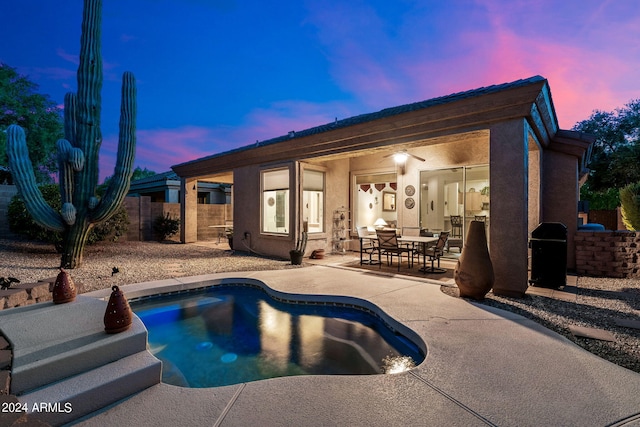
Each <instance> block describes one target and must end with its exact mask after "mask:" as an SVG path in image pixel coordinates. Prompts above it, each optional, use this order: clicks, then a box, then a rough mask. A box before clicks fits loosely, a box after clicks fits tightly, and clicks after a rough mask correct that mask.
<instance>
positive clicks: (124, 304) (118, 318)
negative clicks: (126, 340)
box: [104, 286, 133, 334]
mask: <svg viewBox="0 0 640 427" xmlns="http://www.w3.org/2000/svg"><path fill="white" fill-rule="evenodd" d="M111 290H112V291H113V292H111V296H110V297H109V302H108V303H107V310H106V311H105V313H104V330H105V331H106V332H107V333H108V334H117V333H118V332H123V331H126V330H127V329H129V327H130V326H131V323H132V321H133V312H132V311H131V307H129V301H127V298H126V297H125V296H124V293H123V292H122V291H121V290H120V288H118V287H117V286H113V287H112V288H111Z"/></svg>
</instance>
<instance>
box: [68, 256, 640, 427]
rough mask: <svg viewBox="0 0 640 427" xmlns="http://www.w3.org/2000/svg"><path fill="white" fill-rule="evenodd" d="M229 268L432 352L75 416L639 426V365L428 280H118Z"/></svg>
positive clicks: (160, 391) (260, 276)
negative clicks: (373, 312)
mask: <svg viewBox="0 0 640 427" xmlns="http://www.w3.org/2000/svg"><path fill="white" fill-rule="evenodd" d="M229 277H238V278H253V279H256V280H259V281H262V282H263V283H265V284H266V285H267V286H269V287H270V288H272V289H274V290H276V291H281V292H288V293H296V294H329V295H344V296H351V297H357V298H361V299H364V300H366V301H370V302H371V303H373V304H375V305H376V306H377V307H379V308H380V309H381V310H382V311H384V312H385V313H387V314H388V315H389V316H391V317H393V318H395V319H396V320H398V321H400V322H402V323H403V324H405V325H406V326H408V327H409V328H411V329H412V330H413V331H415V332H416V333H417V334H418V335H419V336H420V337H422V339H423V340H424V342H425V343H426V346H427V357H426V359H425V361H424V362H423V363H422V364H420V365H419V366H418V367H416V368H415V369H413V370H411V371H409V372H405V373H402V374H395V375H369V376H299V377H285V378H275V379H269V380H264V381H257V382H251V383H244V384H237V385H231V386H225V387H217V388H209V389H188V388H180V387H176V386H171V385H167V384H158V385H155V386H152V387H150V388H148V389H146V390H144V391H142V392H140V393H138V394H136V395H133V396H132V397H130V398H128V399H125V400H123V401H120V402H118V403H117V404H115V405H112V406H111V407H108V408H105V409H103V410H101V411H99V412H97V413H94V414H92V417H91V418H88V419H83V420H81V421H79V422H78V423H77V425H81V426H104V425H135V426H165V425H181V426H203V425H216V426H217V425H220V426H247V425H286V426H303V425H304V426H309V425H368V426H380V425H384V426H390V425H399V426H400V425H402V426H404V425H447V426H456V425H460V426H476V425H477V426H479V425H497V426H526V425H581V426H609V425H625V426H630V425H640V374H637V373H634V372H632V371H630V370H627V369H624V368H621V367H619V366H617V365H614V364H612V363H610V362H608V361H605V360H603V359H601V358H599V357H596V356H594V355H593V354H591V353H589V352H587V351H585V350H583V349H581V348H579V347H578V346H576V345H574V344H573V343H571V342H570V341H568V340H567V339H565V338H563V337H561V336H559V335H558V334H556V333H553V332H551V331H549V330H548V329H546V328H544V327H542V326H540V325H539V324H536V323H535V322H533V321H531V320H528V319H525V318H523V317H521V316H518V315H516V314H513V313H510V312H506V311H502V310H498V309H493V308H490V307H486V306H482V305H478V304H475V303H472V302H469V301H467V300H463V299H459V298H452V297H449V296H447V295H445V294H443V293H442V292H441V291H440V284H436V283H435V282H430V281H428V280H421V279H416V278H407V277H403V276H394V277H390V276H381V275H376V274H372V273H370V272H366V271H354V270H353V269H345V268H336V266H322V265H316V266H312V267H305V268H299V269H291V270H278V271H261V272H246V273H225V274H215V275H207V276H198V277H189V278H179V279H172V280H164V281H161V282H157V283H156V282H149V283H144V284H136V285H128V286H124V287H122V289H123V290H124V292H125V293H126V295H127V297H129V298H132V297H134V296H136V295H142V294H145V293H149V290H150V289H154V290H155V292H158V291H161V289H162V288H163V287H167V286H168V287H173V288H180V287H183V286H193V284H197V283H202V282H206V281H208V280H212V279H219V278H229ZM108 292H109V291H108V290H105V291H98V292H94V293H92V294H88V295H89V296H95V297H103V296H108Z"/></svg>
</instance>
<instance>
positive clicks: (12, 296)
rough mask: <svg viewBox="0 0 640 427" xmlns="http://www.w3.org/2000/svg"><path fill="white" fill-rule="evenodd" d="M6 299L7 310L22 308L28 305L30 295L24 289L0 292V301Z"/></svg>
mask: <svg viewBox="0 0 640 427" xmlns="http://www.w3.org/2000/svg"><path fill="white" fill-rule="evenodd" d="M2 299H4V300H5V302H4V305H3V306H4V307H5V308H13V307H20V306H22V305H25V304H26V303H27V300H28V299H29V294H28V293H27V291H25V290H24V289H5V290H2V291H0V300H2Z"/></svg>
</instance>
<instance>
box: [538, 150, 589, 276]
mask: <svg viewBox="0 0 640 427" xmlns="http://www.w3.org/2000/svg"><path fill="white" fill-rule="evenodd" d="M542 173H543V175H544V180H543V186H542V220H543V222H561V223H563V224H564V225H566V226H567V230H568V235H567V268H568V269H575V267H576V256H575V253H576V247H575V242H574V238H575V234H576V232H577V230H578V200H579V194H580V188H579V186H578V185H579V184H578V161H577V159H576V158H575V157H573V156H570V155H567V154H563V153H559V152H555V151H551V150H546V151H545V152H544V158H543V171H542Z"/></svg>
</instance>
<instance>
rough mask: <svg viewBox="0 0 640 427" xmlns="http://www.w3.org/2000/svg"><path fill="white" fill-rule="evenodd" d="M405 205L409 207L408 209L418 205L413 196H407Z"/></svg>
mask: <svg viewBox="0 0 640 427" xmlns="http://www.w3.org/2000/svg"><path fill="white" fill-rule="evenodd" d="M404 205H405V206H406V207H407V209H413V207H414V206H415V205H416V201H415V200H413V197H407V198H406V199H404Z"/></svg>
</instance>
